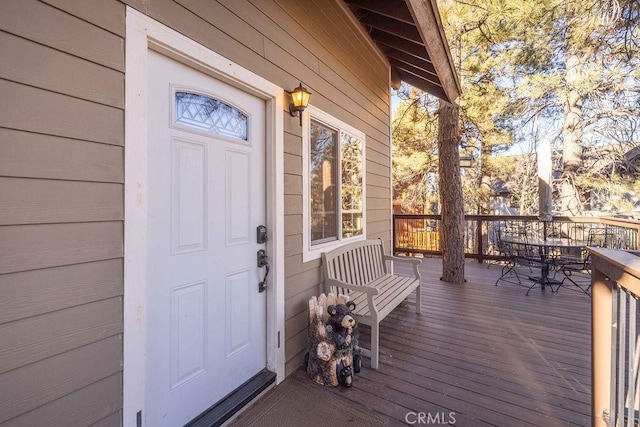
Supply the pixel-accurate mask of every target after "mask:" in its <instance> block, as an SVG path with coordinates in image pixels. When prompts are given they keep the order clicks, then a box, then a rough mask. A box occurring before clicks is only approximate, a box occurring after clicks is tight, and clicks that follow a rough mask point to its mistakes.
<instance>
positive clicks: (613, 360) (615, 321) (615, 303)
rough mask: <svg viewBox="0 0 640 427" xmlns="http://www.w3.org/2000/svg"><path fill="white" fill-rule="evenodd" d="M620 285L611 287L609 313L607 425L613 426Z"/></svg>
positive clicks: (616, 408)
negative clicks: (611, 310) (610, 322)
mask: <svg viewBox="0 0 640 427" xmlns="http://www.w3.org/2000/svg"><path fill="white" fill-rule="evenodd" d="M620 292H622V290H621V289H620V286H614V287H613V295H612V304H611V307H612V309H613V313H612V314H611V318H612V319H613V322H612V325H611V336H612V337H613V339H612V340H611V403H610V404H609V408H610V414H609V427H613V426H615V425H616V420H617V419H618V418H617V414H618V405H617V399H616V390H617V384H618V382H617V378H618V377H617V376H616V365H617V359H616V356H617V354H618V353H617V352H618V340H617V339H616V337H617V336H618V326H619V325H620Z"/></svg>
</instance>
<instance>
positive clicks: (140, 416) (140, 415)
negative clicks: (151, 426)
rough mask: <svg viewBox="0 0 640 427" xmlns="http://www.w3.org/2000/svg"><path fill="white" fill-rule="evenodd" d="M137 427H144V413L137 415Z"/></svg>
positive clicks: (140, 412) (139, 412)
mask: <svg viewBox="0 0 640 427" xmlns="http://www.w3.org/2000/svg"><path fill="white" fill-rule="evenodd" d="M136 427H142V411H138V413H137V414H136Z"/></svg>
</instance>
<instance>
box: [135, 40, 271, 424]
mask: <svg viewBox="0 0 640 427" xmlns="http://www.w3.org/2000/svg"><path fill="white" fill-rule="evenodd" d="M148 64H149V68H148V79H149V80H148V81H149V87H148V89H149V90H148V93H149V95H148V105H149V114H148V133H149V144H148V188H149V191H148V195H149V196H148V197H149V199H148V201H147V203H148V228H147V252H148V262H147V277H148V280H147V319H148V323H147V348H146V352H147V354H146V360H147V367H146V369H147V372H146V378H147V386H146V408H147V414H146V420H147V425H150V426H176V425H184V424H185V423H186V422H188V421H190V420H191V419H193V418H194V417H195V416H197V415H198V414H200V413H201V412H203V411H204V410H206V409H207V408H209V407H210V406H211V405H213V404H215V403H216V402H217V401H219V400H220V399H221V398H223V397H224V396H225V395H227V394H228V393H229V392H231V391H233V390H234V389H236V388H237V387H238V386H240V385H241V384H242V383H244V382H245V381H246V380H247V379H249V378H251V377H252V376H253V375H255V374H256V373H258V372H260V371H261V370H262V369H264V368H265V367H266V354H267V350H266V326H265V325H266V299H265V294H266V293H259V292H258V283H259V282H260V280H262V276H261V275H263V274H264V273H263V269H262V268H258V267H257V263H256V253H257V251H258V250H259V249H264V248H265V245H264V244H258V243H257V239H256V227H257V226H258V225H262V224H264V223H265V184H264V183H265V102H264V101H263V100H261V99H259V98H256V97H255V96H253V95H250V94H248V93H246V92H244V91H242V90H239V89H237V88H235V87H232V86H230V85H228V84H226V83H223V82H221V81H219V80H216V79H215V78H212V77H210V76H208V75H206V74H203V73H201V72H199V71H196V70H195V69H193V68H190V67H188V66H186V65H183V64H181V63H179V62H176V61H174V60H172V59H169V58H168V57H165V56H163V55H160V54H158V53H155V52H150V53H149V62H148Z"/></svg>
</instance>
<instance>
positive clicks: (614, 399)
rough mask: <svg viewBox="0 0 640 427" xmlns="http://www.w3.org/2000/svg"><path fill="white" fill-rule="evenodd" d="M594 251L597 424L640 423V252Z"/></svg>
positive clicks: (599, 426)
mask: <svg viewBox="0 0 640 427" xmlns="http://www.w3.org/2000/svg"><path fill="white" fill-rule="evenodd" d="M589 250H590V252H591V253H592V260H593V261H592V276H591V283H592V308H591V315H592V362H591V363H592V375H593V381H592V411H593V412H592V424H593V426H595V427H605V426H609V427H613V426H621V427H622V426H629V427H631V426H636V425H638V420H639V417H638V414H639V411H638V409H639V406H640V383H639V382H638V380H639V376H638V373H639V372H638V371H639V365H640V363H639V360H640V347H639V346H640V340H639V339H638V332H639V331H640V328H639V327H638V326H639V325H638V321H639V320H640V313H639V312H638V311H639V309H640V304H638V303H637V301H638V298H639V296H640V252H635V253H633V252H627V251H621V250H612V249H605V248H590V249H589Z"/></svg>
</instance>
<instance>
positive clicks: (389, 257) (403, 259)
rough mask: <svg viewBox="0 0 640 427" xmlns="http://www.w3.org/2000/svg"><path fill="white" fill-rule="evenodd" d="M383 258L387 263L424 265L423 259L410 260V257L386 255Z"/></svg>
mask: <svg viewBox="0 0 640 427" xmlns="http://www.w3.org/2000/svg"><path fill="white" fill-rule="evenodd" d="M383 258H384V260H385V261H398V262H406V263H409V264H414V265H420V264H422V260H421V259H417V258H409V257H402V256H393V255H384V257H383Z"/></svg>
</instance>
